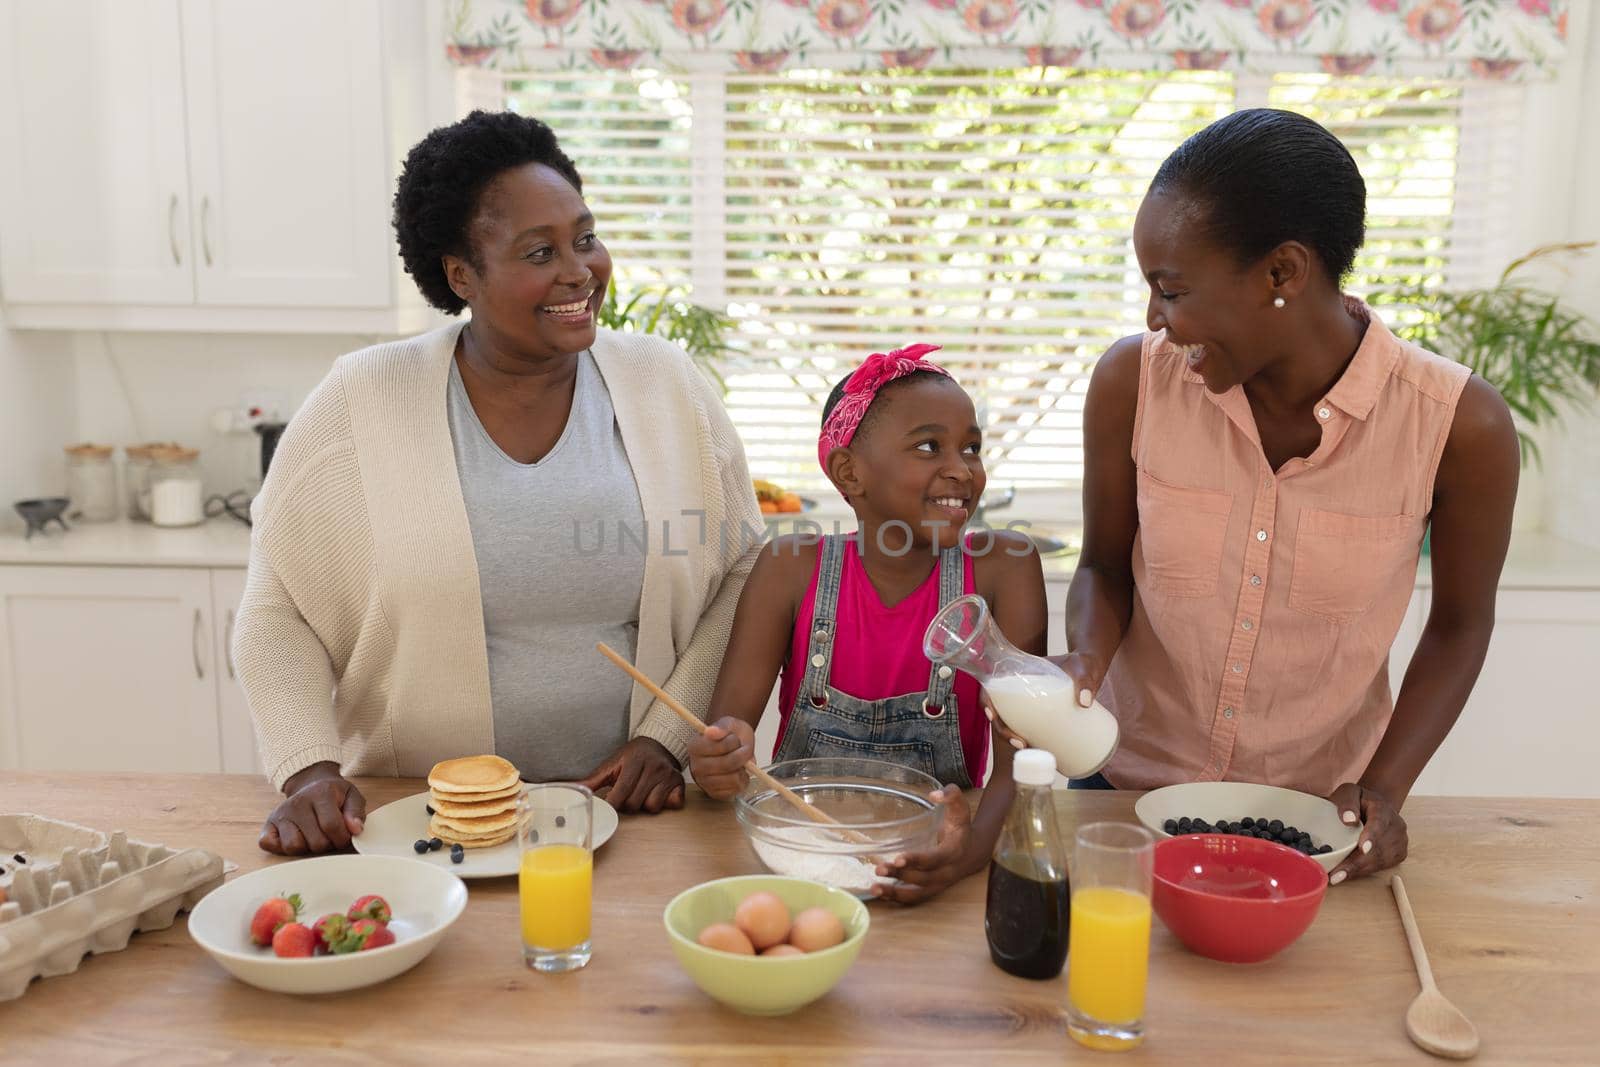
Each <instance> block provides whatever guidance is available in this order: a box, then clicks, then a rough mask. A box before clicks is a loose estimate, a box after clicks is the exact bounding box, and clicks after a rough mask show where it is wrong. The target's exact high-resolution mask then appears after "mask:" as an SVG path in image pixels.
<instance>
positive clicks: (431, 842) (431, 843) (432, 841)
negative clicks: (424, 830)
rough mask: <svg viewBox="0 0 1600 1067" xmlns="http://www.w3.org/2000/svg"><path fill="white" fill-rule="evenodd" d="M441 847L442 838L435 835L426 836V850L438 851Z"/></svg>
mask: <svg viewBox="0 0 1600 1067" xmlns="http://www.w3.org/2000/svg"><path fill="white" fill-rule="evenodd" d="M443 847H444V842H443V841H442V840H440V839H439V838H437V837H430V838H428V851H429V852H438V851H439V850H440V849H441V848H443Z"/></svg>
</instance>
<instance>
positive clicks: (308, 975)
mask: <svg viewBox="0 0 1600 1067" xmlns="http://www.w3.org/2000/svg"><path fill="white" fill-rule="evenodd" d="M288 893H298V894H299V895H300V900H301V902H302V904H303V908H302V909H301V912H300V919H299V921H300V922H303V923H305V924H306V925H307V926H310V925H311V924H312V923H314V922H316V921H317V919H318V918H320V917H321V916H323V915H326V914H327V913H328V912H330V911H337V912H340V913H343V912H345V911H346V910H348V909H349V907H350V905H351V904H352V903H354V901H355V899H356V898H357V897H361V896H365V895H367V894H368V893H376V894H378V895H379V896H380V897H382V898H383V899H384V900H386V901H388V902H389V908H390V910H391V911H392V912H393V914H394V917H393V918H392V919H391V920H390V921H389V929H390V930H392V931H394V936H395V942H394V944H392V945H385V946H384V947H383V948H374V949H367V950H366V951H364V952H352V953H350V954H349V955H343V956H311V957H308V958H304V959H280V958H279V957H277V956H275V955H273V953H272V949H271V948H270V947H266V948H261V947H258V946H256V945H254V944H252V943H251V941H250V920H251V918H253V917H254V916H255V913H256V909H257V908H259V907H260V906H261V905H262V904H263V903H264V902H265V901H267V900H270V899H271V898H273V897H276V896H282V895H284V894H288ZM466 906H467V887H466V885H464V884H463V883H462V881H461V879H459V878H457V877H456V876H455V875H453V874H451V873H450V872H449V871H442V870H438V869H437V868H435V867H433V866H431V865H429V864H426V863H418V862H417V861H416V859H415V857H413V858H412V859H408V860H406V859H398V858H396V857H394V856H318V857H316V858H314V859H304V860H295V861H293V862H290V863H275V864H273V865H272V866H271V867H263V868H262V869H261V870H259V871H251V872H250V873H249V874H246V875H241V876H240V877H238V878H235V879H234V880H233V881H231V882H226V883H224V884H223V885H221V886H219V887H218V888H216V889H213V890H212V891H211V892H210V893H207V894H206V896H205V898H204V899H202V900H201V901H200V903H199V904H197V905H195V908H194V910H193V911H192V912H190V913H189V936H190V937H192V938H194V940H195V942H196V943H197V944H198V945H199V946H200V947H201V948H203V949H205V950H206V951H207V952H209V953H211V957H212V959H214V960H216V961H217V962H218V963H220V964H221V965H222V966H223V968H224V969H225V970H227V971H228V973H229V974H232V975H233V976H234V977H235V978H238V979H239V980H240V981H242V982H248V983H249V984H250V985H253V986H259V987H260V988H262V989H267V990H271V991H272V992H274V993H337V992H340V991H342V990H346V989H359V988H361V987H362V986H368V985H373V984H375V983H377V982H382V981H384V980H385V979H387V978H393V977H394V976H395V975H397V974H400V973H401V972H403V971H406V970H409V969H410V968H412V967H414V966H415V965H416V964H418V963H420V962H421V961H422V959H423V957H425V956H426V955H427V954H428V953H429V952H432V951H433V946H434V945H436V944H438V943H439V939H440V938H442V937H443V936H444V932H445V931H446V930H448V929H449V928H450V924H451V923H453V922H455V921H456V919H457V918H459V917H460V915H461V912H462V910H463V909H465V908H466Z"/></svg>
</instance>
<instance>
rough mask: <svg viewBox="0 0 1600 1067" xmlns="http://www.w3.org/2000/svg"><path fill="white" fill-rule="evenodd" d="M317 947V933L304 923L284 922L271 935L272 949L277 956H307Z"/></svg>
mask: <svg viewBox="0 0 1600 1067" xmlns="http://www.w3.org/2000/svg"><path fill="white" fill-rule="evenodd" d="M316 949H317V935H316V934H315V933H313V932H312V930H311V927H309V926H307V925H305V924H304V923H284V924H283V925H282V926H280V927H278V932H277V933H275V934H273V935H272V951H273V952H274V953H276V954H277V955H279V956H286V957H290V956H309V955H311V954H312V953H313V952H315V951H316Z"/></svg>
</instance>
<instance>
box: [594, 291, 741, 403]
mask: <svg viewBox="0 0 1600 1067" xmlns="http://www.w3.org/2000/svg"><path fill="white" fill-rule="evenodd" d="M599 323H600V325H601V326H604V327H606V328H607V329H611V330H622V331H625V332H630V333H631V332H637V333H653V334H658V335H660V336H662V337H665V338H666V339H667V340H669V341H676V342H677V343H678V344H680V345H682V346H683V348H684V351H686V352H688V353H689V358H690V359H692V360H694V362H695V366H697V367H699V368H700V371H701V373H703V374H704V375H705V376H706V377H707V378H709V379H711V381H712V382H713V383H715V385H716V386H717V388H718V389H719V390H721V391H722V392H723V393H727V391H728V383H727V382H726V381H725V380H724V379H723V376H722V372H723V366H724V364H723V360H724V359H725V358H726V357H727V356H728V355H730V354H731V353H733V352H735V351H736V349H735V348H734V346H733V345H730V344H729V343H728V340H727V336H728V331H729V330H730V329H731V328H732V326H733V322H732V320H731V319H729V318H728V316H726V315H724V314H723V313H722V312H720V311H716V310H715V309H713V308H708V307H702V306H701V305H699V304H692V303H690V302H689V301H688V300H685V299H684V298H683V296H682V294H681V293H680V292H679V291H677V290H675V289H670V288H667V287H665V286H657V287H653V288H646V289H641V290H639V291H638V292H636V293H634V294H633V295H632V296H631V297H629V298H628V299H627V300H623V299H622V298H621V297H620V296H618V295H617V279H616V276H615V275H613V276H612V278H611V281H610V282H609V283H608V284H607V285H606V298H605V301H604V302H603V303H602V304H601V305H600V315H599Z"/></svg>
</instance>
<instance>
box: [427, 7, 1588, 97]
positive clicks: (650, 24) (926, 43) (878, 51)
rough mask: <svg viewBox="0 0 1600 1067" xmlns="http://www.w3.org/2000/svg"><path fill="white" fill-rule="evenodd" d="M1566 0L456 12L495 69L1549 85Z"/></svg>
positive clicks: (456, 30)
mask: <svg viewBox="0 0 1600 1067" xmlns="http://www.w3.org/2000/svg"><path fill="white" fill-rule="evenodd" d="M1569 3H1570V0H453V2H452V3H451V4H450V17H449V20H448V33H449V40H448V42H447V43H446V48H447V51H448V53H449V56H450V59H451V61H452V62H454V63H456V64H458V65H460V66H486V67H493V68H497V69H501V70H550V69H558V70H559V69H595V68H611V69H627V68H630V67H636V66H638V67H652V68H661V69H667V70H675V71H678V70H719V69H720V70H743V71H752V72H770V71H777V70H782V69H784V68H787V67H824V68H829V69H835V70H858V69H873V68H907V67H910V68H916V67H965V68H973V67H977V68H998V67H1015V66H1038V65H1044V66H1070V67H1104V68H1133V69H1141V68H1167V69H1225V70H1236V71H1260V72H1269V71H1280V70H1312V71H1317V70H1320V71H1326V72H1329V73H1338V74H1398V75H1422V74H1427V75H1435V76H1443V77H1463V78H1493V79H1524V78H1543V77H1551V76H1553V75H1554V73H1555V71H1556V68H1557V67H1558V65H1559V63H1560V61H1561V59H1562V57H1563V55H1564V53H1565V44H1566V35H1567V11H1568V6H1569Z"/></svg>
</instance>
